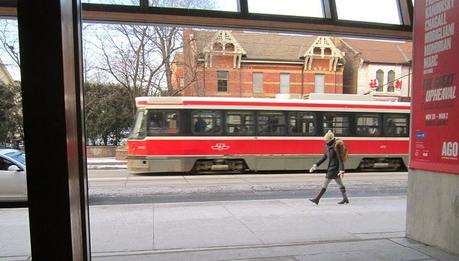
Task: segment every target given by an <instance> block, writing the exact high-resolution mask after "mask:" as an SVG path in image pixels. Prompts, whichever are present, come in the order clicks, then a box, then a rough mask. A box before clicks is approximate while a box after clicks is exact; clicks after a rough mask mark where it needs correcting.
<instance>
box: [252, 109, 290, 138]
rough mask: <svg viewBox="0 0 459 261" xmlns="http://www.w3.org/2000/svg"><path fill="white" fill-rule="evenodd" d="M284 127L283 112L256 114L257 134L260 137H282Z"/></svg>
mask: <svg viewBox="0 0 459 261" xmlns="http://www.w3.org/2000/svg"><path fill="white" fill-rule="evenodd" d="M285 127H286V124H285V116H284V113H283V112H260V113H259V114H258V132H259V134H260V135H284V134H285Z"/></svg>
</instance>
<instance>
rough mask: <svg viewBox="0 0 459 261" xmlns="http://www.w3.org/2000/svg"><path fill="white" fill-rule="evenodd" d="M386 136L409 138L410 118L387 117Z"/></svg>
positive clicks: (385, 117)
mask: <svg viewBox="0 0 459 261" xmlns="http://www.w3.org/2000/svg"><path fill="white" fill-rule="evenodd" d="M384 134H385V135H386V136H392V137H393V136H401V137H408V117H407V116H406V115H385V116H384Z"/></svg>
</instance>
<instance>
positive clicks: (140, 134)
mask: <svg viewBox="0 0 459 261" xmlns="http://www.w3.org/2000/svg"><path fill="white" fill-rule="evenodd" d="M145 113H146V111H144V110H139V111H137V114H136V116H135V123H134V128H132V131H131V133H130V134H129V138H130V139H142V138H145V120H144V116H145Z"/></svg>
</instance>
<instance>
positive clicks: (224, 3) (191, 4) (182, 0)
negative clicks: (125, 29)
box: [150, 0, 238, 12]
mask: <svg viewBox="0 0 459 261" xmlns="http://www.w3.org/2000/svg"><path fill="white" fill-rule="evenodd" d="M237 2H238V1H237V0H178V1H174V0H150V6H156V7H173V8H187V9H203V10H216V11H229V12H237V11H238V4H237Z"/></svg>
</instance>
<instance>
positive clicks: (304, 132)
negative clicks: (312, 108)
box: [288, 112, 316, 136]
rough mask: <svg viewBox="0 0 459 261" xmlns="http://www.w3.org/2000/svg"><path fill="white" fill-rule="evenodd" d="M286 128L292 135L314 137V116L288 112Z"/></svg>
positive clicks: (307, 113) (312, 114)
mask: <svg viewBox="0 0 459 261" xmlns="http://www.w3.org/2000/svg"><path fill="white" fill-rule="evenodd" d="M288 127H289V133H290V134H292V135H301V136H311V135H314V134H315V133H316V116H315V114H314V113H313V112H290V113H289V118H288Z"/></svg>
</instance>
